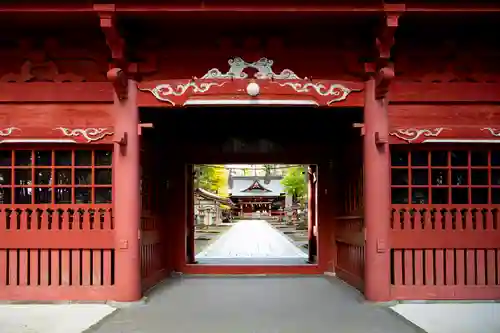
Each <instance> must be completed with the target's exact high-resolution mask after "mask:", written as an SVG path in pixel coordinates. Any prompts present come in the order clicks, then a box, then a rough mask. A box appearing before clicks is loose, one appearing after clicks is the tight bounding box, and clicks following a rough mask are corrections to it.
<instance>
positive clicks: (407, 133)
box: [389, 127, 448, 143]
mask: <svg viewBox="0 0 500 333" xmlns="http://www.w3.org/2000/svg"><path fill="white" fill-rule="evenodd" d="M447 129H448V128H445V127H436V128H422V129H418V128H405V129H398V130H395V131H393V132H390V133H389V135H392V136H395V137H397V138H399V139H401V140H405V141H406V142H408V143H411V142H413V141H415V140H417V139H418V138H420V137H421V136H424V137H437V136H439V135H440V134H441V132H442V131H444V130H447Z"/></svg>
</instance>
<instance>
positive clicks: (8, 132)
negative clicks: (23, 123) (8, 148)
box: [0, 127, 20, 136]
mask: <svg viewBox="0 0 500 333" xmlns="http://www.w3.org/2000/svg"><path fill="white" fill-rule="evenodd" d="M14 131H20V129H19V128H17V127H8V128H4V129H0V136H9V135H11V134H12V132H14Z"/></svg>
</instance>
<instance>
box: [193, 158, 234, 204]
mask: <svg viewBox="0 0 500 333" xmlns="http://www.w3.org/2000/svg"><path fill="white" fill-rule="evenodd" d="M198 177H199V179H198V186H199V187H200V188H202V189H204V190H206V191H209V192H212V193H215V194H217V195H219V196H221V197H227V196H228V195H229V189H228V177H229V171H228V170H227V169H225V168H224V166H223V165H202V166H199V173H198Z"/></svg>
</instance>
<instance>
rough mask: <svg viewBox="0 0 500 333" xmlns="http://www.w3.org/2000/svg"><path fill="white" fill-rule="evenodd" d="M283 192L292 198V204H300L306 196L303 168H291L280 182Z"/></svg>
mask: <svg viewBox="0 0 500 333" xmlns="http://www.w3.org/2000/svg"><path fill="white" fill-rule="evenodd" d="M281 184H282V185H283V188H284V190H285V192H286V193H287V194H288V195H291V196H292V199H293V201H294V202H298V201H300V202H302V201H303V199H305V196H306V195H307V178H306V176H305V175H304V167H291V168H288V169H287V170H286V174H285V176H284V177H283V179H282V180H281Z"/></svg>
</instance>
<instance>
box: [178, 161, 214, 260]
mask: <svg viewBox="0 0 500 333" xmlns="http://www.w3.org/2000/svg"><path fill="white" fill-rule="evenodd" d="M193 173H194V166H193V165H192V164H189V165H187V166H186V178H185V180H186V184H185V187H186V191H185V195H186V200H185V203H186V209H185V212H186V215H185V216H186V219H185V222H184V223H185V224H184V225H185V228H186V229H185V230H186V234H185V235H186V236H185V240H186V241H185V244H186V246H185V247H184V249H185V258H186V263H187V264H194V263H196V250H195V241H196V239H195V232H196V230H195V223H194V206H193V199H194V189H193V186H194V182H193ZM207 216H208V225H210V220H211V218H210V217H211V214H210V213H208V212H207Z"/></svg>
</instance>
